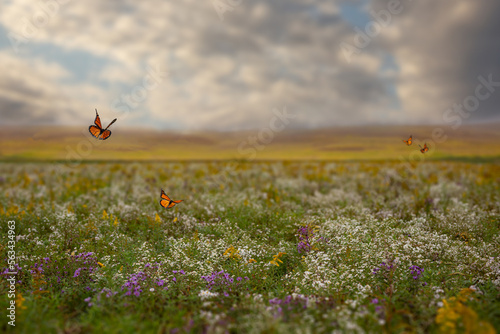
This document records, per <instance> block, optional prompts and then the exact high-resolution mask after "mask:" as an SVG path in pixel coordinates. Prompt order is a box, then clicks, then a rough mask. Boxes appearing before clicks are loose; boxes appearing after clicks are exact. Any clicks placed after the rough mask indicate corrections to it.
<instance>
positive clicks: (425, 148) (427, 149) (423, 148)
mask: <svg viewBox="0 0 500 334" xmlns="http://www.w3.org/2000/svg"><path fill="white" fill-rule="evenodd" d="M418 146H420V145H418ZM427 151H429V147H428V146H427V143H425V144H424V147H422V146H420V152H422V153H425V152H427Z"/></svg>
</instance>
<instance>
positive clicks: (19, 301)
mask: <svg viewBox="0 0 500 334" xmlns="http://www.w3.org/2000/svg"><path fill="white" fill-rule="evenodd" d="M25 300H26V299H25V298H24V297H23V295H21V294H20V293H18V294H17V298H16V307H17V308H18V309H19V310H26V309H27V307H26V306H24V305H23V302H24V301H25Z"/></svg>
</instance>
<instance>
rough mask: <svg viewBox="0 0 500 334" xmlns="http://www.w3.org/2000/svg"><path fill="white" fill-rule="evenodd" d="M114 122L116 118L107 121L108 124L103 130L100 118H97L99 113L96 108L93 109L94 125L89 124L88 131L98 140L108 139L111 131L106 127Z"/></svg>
mask: <svg viewBox="0 0 500 334" xmlns="http://www.w3.org/2000/svg"><path fill="white" fill-rule="evenodd" d="M114 122H116V118H115V119H114V120H113V121H112V122H111V123H109V125H108V126H107V127H106V129H104V130H103V128H102V125H101V119H100V118H99V114H98V113H97V109H96V110H95V121H94V124H95V125H91V126H89V132H90V134H91V135H92V136H94V137H96V138H97V139H99V140H105V139H108V138H109V136H111V131H109V130H108V128H109V127H110V126H111V124H113V123H114Z"/></svg>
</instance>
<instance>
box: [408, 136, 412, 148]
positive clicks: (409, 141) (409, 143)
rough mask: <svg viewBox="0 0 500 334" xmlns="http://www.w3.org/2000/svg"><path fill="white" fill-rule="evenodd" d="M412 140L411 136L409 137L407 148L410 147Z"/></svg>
mask: <svg viewBox="0 0 500 334" xmlns="http://www.w3.org/2000/svg"><path fill="white" fill-rule="evenodd" d="M412 139H413V137H412V136H410V138H408V146H410V145H411V143H412Z"/></svg>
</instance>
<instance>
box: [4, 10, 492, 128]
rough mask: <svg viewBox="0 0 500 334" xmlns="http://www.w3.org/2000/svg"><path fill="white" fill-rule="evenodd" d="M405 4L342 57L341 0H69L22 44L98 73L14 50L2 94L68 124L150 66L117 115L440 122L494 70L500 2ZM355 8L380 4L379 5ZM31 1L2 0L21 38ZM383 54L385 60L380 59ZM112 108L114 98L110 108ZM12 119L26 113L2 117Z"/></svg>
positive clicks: (205, 121)
mask: <svg viewBox="0 0 500 334" xmlns="http://www.w3.org/2000/svg"><path fill="white" fill-rule="evenodd" d="M47 1H48V2H51V1H52V2H53V1H56V0H46V2H47ZM401 1H402V3H403V5H404V7H405V8H404V10H403V11H402V13H401V14H399V15H397V16H394V17H393V21H392V23H391V25H389V26H388V27H385V28H382V29H381V31H380V34H379V35H377V36H375V37H374V38H373V39H372V40H371V42H370V44H369V45H368V46H367V47H366V48H364V49H362V50H361V52H360V53H359V54H357V55H354V56H353V58H352V61H351V62H348V61H346V58H345V57H344V54H343V53H342V51H341V50H340V47H339V46H340V44H341V43H342V42H346V43H352V41H353V38H354V37H355V36H356V31H355V30H354V27H353V26H351V24H350V23H349V22H348V20H347V19H346V18H345V17H343V14H342V12H341V10H340V4H341V3H342V1H341V0H339V1H326V0H307V1H304V0H286V1H285V0H280V1H278V0H276V1H264V0H255V1H254V0H252V1H250V0H242V1H241V2H240V4H239V5H237V6H235V7H234V8H232V10H230V11H226V12H225V13H223V21H222V20H220V17H219V13H218V12H217V11H216V10H215V9H214V6H213V3H212V1H206V2H199V1H195V0H185V1H182V2H175V3H172V2H165V1H161V0H155V1H153V0H152V1H147V2H137V1H131V0H129V1H122V2H102V1H98V0H89V1H86V2H79V1H70V0H66V1H64V2H65V3H64V4H63V2H60V4H59V7H57V10H54V11H53V12H52V14H51V15H48V20H46V23H45V24H43V25H39V27H37V29H36V33H34V34H33V36H32V37H31V38H30V39H29V40H28V41H27V42H26V43H24V44H23V47H24V48H29V47H30V44H31V43H33V44H36V43H49V44H51V45H55V46H57V47H58V48H59V50H61V52H60V54H59V55H57V56H56V57H54V59H56V58H57V57H64V50H72V51H74V50H78V51H80V52H84V53H87V54H91V55H94V56H98V57H102V58H104V59H107V61H106V63H105V64H104V65H103V69H102V70H100V72H99V73H93V75H92V76H90V79H87V80H88V81H86V82H74V76H72V74H71V72H72V71H74V69H72V68H61V67H57V66H56V65H55V60H53V59H51V61H47V59H46V58H47V57H48V56H47V55H45V58H44V59H38V58H36V57H34V56H32V58H34V59H31V58H30V59H26V57H24V58H23V56H22V55H23V54H21V56H17V57H18V58H19V61H20V62H23V63H19V64H17V65H16V66H18V67H19V68H20V69H19V72H16V73H19V74H16V73H11V74H10V75H9V76H7V77H6V78H3V79H2V81H0V82H3V84H0V103H1V104H2V105H3V106H5V107H6V108H9V112H10V111H15V110H21V111H22V112H21V114H22V115H27V114H32V115H33V117H32V118H29V122H32V123H36V122H42V121H43V122H52V121H54V122H55V121H56V119H57V120H60V121H61V122H62V121H63V120H64V119H67V120H68V121H71V122H76V121H77V120H79V119H80V118H79V117H80V116H75V115H79V112H78V109H80V113H81V112H82V111H81V110H87V109H89V110H92V109H93V107H94V106H97V107H98V108H108V109H112V108H115V107H116V103H113V101H115V100H116V99H117V98H119V97H120V96H122V94H125V95H127V94H128V95H130V94H133V92H134V90H135V91H136V92H139V90H138V89H140V87H141V86H143V82H144V79H145V78H146V77H147V76H148V71H147V68H148V67H151V66H153V67H161V68H162V69H168V71H169V76H168V77H166V78H164V80H162V81H161V83H159V84H158V85H156V86H155V87H154V88H152V89H147V90H146V95H145V97H144V99H141V102H140V103H137V104H136V105H135V106H134V107H133V108H132V109H133V110H131V112H130V113H127V114H126V117H125V115H122V117H121V121H123V124H129V125H132V124H143V125H148V124H149V125H152V124H154V125H155V126H159V127H165V128H172V127H175V128H179V129H216V130H232V129H234V130H236V129H249V128H260V127H264V126H266V125H267V124H268V122H269V119H270V118H271V117H272V116H273V114H272V109H273V108H279V109H281V108H283V107H284V106H287V108H288V110H289V111H290V112H292V113H295V114H296V115H297V118H296V119H295V120H294V122H293V123H292V124H291V127H305V128H313V127H323V126H332V125H344V124H362V123H386V122H392V123H394V122H396V123H411V122H426V121H430V122H440V121H442V114H443V112H444V110H446V108H448V107H450V106H451V105H452V104H453V103H454V102H461V101H462V100H463V98H465V97H466V96H467V95H470V94H472V93H473V92H474V88H475V85H477V76H478V75H487V74H488V73H493V72H495V71H496V72H495V73H498V66H497V62H496V59H498V55H499V53H500V52H499V50H498V48H499V46H500V42H498V39H497V38H496V36H497V34H498V32H499V31H500V26H499V23H498V20H496V17H497V15H496V14H498V13H499V12H500V11H499V9H500V5H498V4H497V3H496V2H495V1H494V0H488V1H484V2H480V3H479V2H478V3H474V2H470V1H467V0H459V1H456V2H454V3H453V4H452V5H451V4H441V3H436V2H433V1H430V0H422V1H420V2H417V3H415V2H412V3H411V4H410V1H409V0H401ZM234 3H236V2H234ZM360 6H363V7H360V10H365V11H367V12H369V11H370V10H376V11H378V10H381V9H383V8H386V7H387V1H382V0H372V1H369V2H368V3H367V4H364V5H363V2H361V4H360ZM40 8H41V7H40V5H39V4H38V5H33V3H32V2H31V1H28V0H14V1H11V3H10V5H6V6H5V8H3V9H2V12H1V13H0V23H1V24H3V25H4V26H5V28H6V29H7V30H8V31H10V32H15V33H18V34H21V33H22V31H23V29H25V28H26V27H25V26H23V25H25V24H26V22H32V23H33V22H35V21H34V17H35V16H36V13H37V12H38V11H40V10H41V9H40ZM54 8H55V7H54ZM360 28H364V27H360ZM485 51H486V52H485ZM6 52H7V51H4V54H5V53H6ZM10 52H11V56H12V57H14V55H13V53H12V51H10ZM49 58H50V57H49ZM387 59H392V62H393V63H394V66H392V67H391V68H387ZM22 66H27V68H26V69H24V70H23V69H21V67H22ZM26 72H33V75H28V73H26ZM23 75H24V78H22V76H23ZM494 75H495V74H494ZM498 76H499V78H498V79H499V80H500V73H498ZM72 80H73V81H72ZM61 91H64V96H61V94H58V93H60V92H61ZM16 94H17V95H16ZM498 96H500V94H498V95H496V97H492V98H490V99H488V100H487V101H484V102H483V103H482V104H481V109H480V110H478V111H477V113H475V114H474V115H473V116H472V117H471V119H477V118H488V117H496V116H498V108H495V107H496V106H498V105H499V100H498ZM57 99H59V100H57ZM55 100H57V101H58V103H59V104H60V106H61V108H59V109H58V112H57V117H55V116H54V115H55V113H54V112H52V113H50V112H48V111H49V110H50V108H49V107H48V106H49V105H51V104H53V102H54V101H55ZM35 105H40V106H41V107H38V108H34V106H35ZM29 110H37V112H34V111H29ZM21 114H19V115H21ZM12 115H14V114H12ZM116 115H120V114H119V111H118V110H116V108H115V111H114V114H113V115H112V116H111V117H116ZM16 119H17V121H18V122H25V121H28V120H27V118H26V117H24V116H23V117H22V118H21V117H20V116H19V117H18V116H12V117H11V121H16Z"/></svg>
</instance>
